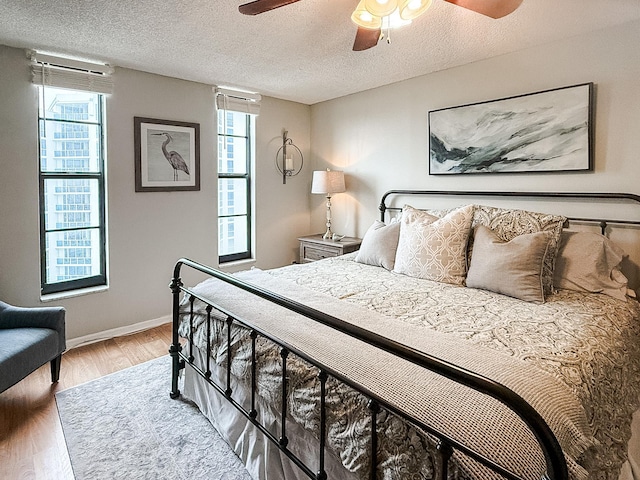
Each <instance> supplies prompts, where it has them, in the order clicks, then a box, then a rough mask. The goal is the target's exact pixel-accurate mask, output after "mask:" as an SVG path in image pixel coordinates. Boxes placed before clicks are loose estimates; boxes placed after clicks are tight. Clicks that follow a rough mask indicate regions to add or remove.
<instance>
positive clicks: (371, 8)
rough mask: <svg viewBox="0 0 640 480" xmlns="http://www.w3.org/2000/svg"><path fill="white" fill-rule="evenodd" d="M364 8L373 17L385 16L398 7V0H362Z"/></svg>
mask: <svg viewBox="0 0 640 480" xmlns="http://www.w3.org/2000/svg"><path fill="white" fill-rule="evenodd" d="M364 8H366V9H367V11H368V12H369V13H370V14H371V15H373V16H374V17H386V16H387V15H391V13H393V11H394V10H396V9H397V8H398V0H364Z"/></svg>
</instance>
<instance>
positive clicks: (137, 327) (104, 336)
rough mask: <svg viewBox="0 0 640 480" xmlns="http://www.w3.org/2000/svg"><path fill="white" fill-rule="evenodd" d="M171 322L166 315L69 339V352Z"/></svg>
mask: <svg viewBox="0 0 640 480" xmlns="http://www.w3.org/2000/svg"><path fill="white" fill-rule="evenodd" d="M169 322H171V315H165V316H164V317H160V318H154V319H153V320H146V321H144V322H140V323H134V324H133V325H127V326H126V327H118V328H112V329H111V330H104V331H102V332H97V333H92V334H91V335H85V336H83V337H78V338H72V339H70V340H69V339H67V350H69V349H71V348H75V347H79V346H81V345H88V344H90V343H95V342H100V341H102V340H108V339H110V338H114V337H122V336H124V335H131V334H132V333H137V332H141V331H143V330H148V329H150V328H154V327H158V326H160V325H164V324H165V323H169Z"/></svg>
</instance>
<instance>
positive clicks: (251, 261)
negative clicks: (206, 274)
mask: <svg viewBox="0 0 640 480" xmlns="http://www.w3.org/2000/svg"><path fill="white" fill-rule="evenodd" d="M255 263H256V259H255V258H246V259H243V260H235V261H233V262H226V263H221V264H220V266H219V268H220V270H222V271H223V272H239V271H241V270H247V269H248V268H249V267H252V266H254V265H255Z"/></svg>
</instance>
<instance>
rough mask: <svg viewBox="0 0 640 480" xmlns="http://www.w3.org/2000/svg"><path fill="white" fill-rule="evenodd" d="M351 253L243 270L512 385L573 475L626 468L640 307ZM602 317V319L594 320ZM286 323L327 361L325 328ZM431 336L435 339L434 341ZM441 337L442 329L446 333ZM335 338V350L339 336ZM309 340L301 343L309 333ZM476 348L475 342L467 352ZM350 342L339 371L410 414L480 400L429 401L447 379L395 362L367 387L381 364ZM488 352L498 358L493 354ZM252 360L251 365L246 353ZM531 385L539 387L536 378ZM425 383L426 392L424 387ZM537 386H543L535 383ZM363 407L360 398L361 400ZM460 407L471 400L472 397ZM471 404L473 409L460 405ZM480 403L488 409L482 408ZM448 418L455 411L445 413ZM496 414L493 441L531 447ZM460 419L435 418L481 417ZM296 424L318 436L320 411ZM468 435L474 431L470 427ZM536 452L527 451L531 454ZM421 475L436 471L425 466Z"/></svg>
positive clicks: (454, 393) (350, 459) (451, 394)
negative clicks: (526, 297)
mask: <svg viewBox="0 0 640 480" xmlns="http://www.w3.org/2000/svg"><path fill="white" fill-rule="evenodd" d="M352 258H353V256H352V255H351V256H345V257H338V258H336V259H329V260H325V261H322V262H315V263H313V264H306V265H295V266H290V267H285V268H282V269H276V270H272V271H269V272H268V273H267V274H261V273H255V272H254V273H244V274H242V276H243V277H244V278H245V279H246V280H247V281H250V282H252V283H253V282H257V283H260V284H263V285H264V286H265V287H267V288H270V289H274V290H278V289H280V290H281V293H283V294H285V295H289V296H293V297H294V298H296V297H300V296H302V297H307V300H309V301H311V302H312V303H313V302H316V303H319V304H320V305H316V308H320V307H322V308H323V309H324V310H326V308H329V309H330V310H331V309H334V310H335V311H334V312H331V313H333V314H334V315H336V316H344V315H345V314H346V315H347V316H348V317H349V320H350V321H353V322H355V323H360V324H361V325H362V326H366V327H368V328H371V329H372V330H374V331H376V330H377V331H379V332H380V333H384V334H385V335H391V336H393V337H394V338H396V339H397V340H398V341H401V342H402V343H405V344H409V345H412V346H415V347H416V348H419V349H423V350H425V351H429V352H431V353H434V354H436V355H437V356H441V357H443V358H449V359H450V360H455V361H456V362H458V363H460V364H462V365H463V366H467V367H469V368H471V369H474V370H477V371H479V373H483V374H485V375H487V376H490V377H492V378H494V379H496V380H497V381H501V382H502V383H505V384H508V385H509V386H510V387H511V388H513V389H514V390H516V391H517V392H518V393H520V394H521V395H522V396H524V397H525V398H526V399H527V400H528V401H529V402H530V403H532V404H533V405H534V406H535V407H536V409H538V410H539V411H540V412H541V413H542V414H543V415H545V417H546V419H547V421H548V422H549V423H550V424H551V425H552V427H554V430H555V432H556V434H557V435H558V437H559V439H560V441H561V443H562V444H563V447H564V448H565V451H566V452H567V453H568V454H569V457H570V458H569V465H570V468H571V472H572V476H573V478H586V472H587V471H589V472H591V473H592V477H590V478H612V479H614V478H617V472H618V471H619V468H620V464H621V463H622V462H623V461H624V459H625V451H626V448H625V445H626V440H627V439H628V436H629V423H630V416H631V412H632V411H634V410H635V409H636V408H637V399H638V389H637V387H636V386H635V385H633V384H632V382H624V381H619V380H620V378H634V377H635V376H637V373H638V371H639V366H638V359H639V358H640V356H639V355H638V350H637V349H638V345H639V344H640V342H639V341H638V340H639V339H638V328H637V325H636V324H635V323H634V318H635V322H636V323H637V321H638V319H639V318H640V315H639V314H638V312H639V309H638V305H637V304H633V303H631V302H628V304H624V303H623V302H620V301H616V300H613V299H608V297H604V296H602V295H590V296H588V297H587V296H584V295H581V294H580V295H578V294H575V295H574V294H570V293H566V292H563V293H561V294H559V295H557V296H554V297H553V298H552V299H551V301H550V302H548V303H546V304H544V305H533V304H526V303H523V302H521V301H518V300H513V299H510V298H508V297H504V296H501V295H497V294H492V293H490V292H483V291H478V290H473V289H468V288H464V287H454V286H451V285H445V284H439V283H434V282H428V281H425V280H417V279H412V278H410V277H406V276H403V275H396V274H393V273H390V272H387V271H385V270H383V269H380V268H376V267H370V266H366V265H361V264H357V263H355V262H353V261H352ZM265 277H271V278H265ZM275 278H279V279H284V280H286V281H287V282H295V283H297V284H298V285H302V286H304V287H306V288H311V289H312V290H314V291H316V292H321V293H322V294H329V295H331V296H333V297H337V298H340V299H346V300H348V302H349V303H348V304H349V305H354V306H357V308H356V307H354V308H352V307H349V308H346V307H344V304H343V303H342V304H340V303H333V302H332V301H328V300H327V297H324V296H323V295H317V294H311V293H310V292H308V291H307V290H305V289H300V288H293V287H292V286H287V284H286V283H285V284H284V285H282V284H281V283H280V282H273V281H272V279H275ZM199 288H201V291H205V290H206V288H205V287H202V286H200V287H199ZM305 292H306V293H305ZM209 293H210V294H211V295H215V296H217V297H220V288H219V287H215V289H214V291H213V292H209ZM223 296H224V295H223ZM248 306H249V310H248V311H247V315H249V314H251V315H255V314H256V313H258V314H260V313H261V312H262V313H264V312H265V311H266V310H265V307H263V306H262V305H259V304H252V302H248ZM361 307H364V308H367V309H369V310H373V311H375V312H377V313H379V314H384V316H382V315H377V314H370V315H366V314H365V315H362V314H361V313H357V314H356V313H355V312H356V311H358V312H360V311H361ZM596 311H600V312H602V313H595V312H596ZM349 312H354V313H353V314H350V313H349ZM258 316H259V315H258ZM263 316H264V317H267V320H268V319H269V317H271V316H270V315H263ZM389 317H391V318H392V319H391V320H390V318H389ZM248 318H251V317H248ZM277 318H278V319H277V320H275V321H273V320H274V318H271V320H272V321H273V325H271V327H273V328H275V329H276V330H277V329H278V327H281V330H280V332H279V333H278V332H277V333H278V335H279V336H281V337H282V336H285V337H286V336H287V335H289V336H290V337H291V338H295V339H296V341H298V340H302V342H303V343H302V344H304V345H306V347H305V348H310V349H311V350H314V348H315V349H316V351H310V352H309V353H312V354H313V355H314V356H317V355H321V354H322V352H323V350H325V349H326V348H327V346H326V344H324V343H323V342H321V341H319V338H320V336H319V334H318V332H317V331H316V330H313V331H312V330H311V329H310V327H308V328H307V327H306V326H304V324H303V323H301V324H300V325H299V327H300V328H296V329H291V328H289V326H287V324H286V323H283V322H282V321H281V320H282V318H281V317H277ZM298 321H300V320H299V319H298ZM365 324H366V325H365ZM203 330H204V329H200V330H199V331H198V335H197V336H196V337H197V338H198V340H196V343H200V344H202V331H203ZM428 332H431V334H425V333H428ZM436 332H444V333H446V335H442V334H441V333H436ZM221 334H222V332H221V331H217V332H216V335H221ZM326 335H327V338H328V339H330V341H331V342H333V343H335V339H332V337H331V336H330V335H331V334H330V333H326ZM301 336H302V337H303V338H300V337H301ZM304 337H306V338H304ZM462 339H464V340H466V342H465V341H462ZM234 340H235V341H236V344H237V345H239V344H240V343H238V342H241V340H240V339H239V338H236V339H234ZM469 344H471V345H474V347H473V348H471V347H468V346H467V347H465V346H464V345H469ZM343 347H344V349H343V352H344V354H343V356H344V358H342V359H340V362H339V364H340V365H341V367H340V368H346V369H347V370H348V371H346V372H345V373H346V374H348V375H349V376H351V377H355V378H356V379H357V380H358V381H359V382H360V383H364V384H365V385H367V386H368V387H375V388H378V387H380V386H386V387H387V388H386V390H387V391H389V390H390V389H389V388H388V386H389V385H390V384H392V385H393V384H394V382H395V387H394V391H397V394H396V395H395V396H394V395H391V397H393V401H394V402H395V403H397V404H402V406H403V408H407V409H409V410H410V409H412V408H414V409H415V408H418V410H417V411H415V410H412V413H419V414H420V415H430V413H425V412H423V410H422V409H421V408H420V407H418V405H419V401H420V400H421V399H422V400H424V399H425V398H426V399H427V400H428V401H429V402H430V403H431V404H437V403H438V402H440V403H443V404H449V405H448V406H449V407H450V406H451V405H450V404H451V402H453V403H455V404H457V405H458V406H460V405H461V402H460V401H458V399H461V398H470V397H469V396H470V395H471V397H473V394H470V393H469V392H466V391H464V390H466V389H464V387H447V388H449V389H453V390H447V391H446V393H445V394H444V395H441V394H440V395H435V396H431V397H430V396H429V395H428V392H429V391H431V389H430V387H431V385H432V384H433V383H434V382H439V380H438V379H435V378H433V377H430V376H429V375H427V376H425V377H420V375H422V374H421V373H419V372H417V371H416V370H415V369H414V368H413V367H407V365H404V366H400V365H397V366H396V368H395V370H394V369H392V370H391V373H389V374H388V377H383V376H381V374H380V371H375V372H374V375H373V377H374V378H375V379H376V380H377V383H376V382H374V384H373V385H371V384H367V383H366V382H368V381H370V380H367V378H370V377H371V375H369V376H367V375H362V372H363V371H365V370H366V366H367V365H371V364H372V360H371V357H368V356H367V355H369V354H368V353H366V352H364V351H360V350H357V349H356V351H358V352H359V355H357V356H354V355H353V353H352V352H353V351H354V350H353V346H352V345H350V344H349V341H347V343H346V344H345V345H343ZM487 348H489V349H491V350H492V351H493V352H494V354H491V353H490V352H489V351H487V350H486V349H487ZM236 353H237V352H236ZM378 355H379V354H378ZM214 356H215V360H216V363H218V364H221V363H223V362H224V361H225V358H226V350H225V348H224V347H216V349H215V351H214ZM242 356H243V355H240V357H242ZM244 356H245V360H246V354H245V355H244ZM235 357H238V355H237V354H236V355H235ZM482 357H484V360H483V361H482V362H480V361H479V359H480V358H482ZM379 360H382V363H383V364H386V363H389V362H392V360H390V359H387V358H385V357H379ZM506 365H509V368H505V366H506ZM363 367H365V368H363ZM234 372H235V373H236V374H237V375H238V376H240V377H242V376H244V375H245V374H246V367H242V366H240V365H239V364H238V363H237V362H236V360H234ZM359 375H360V376H359ZM628 375H633V376H634V377H630V376H628ZM533 379H535V381H532V380H533ZM309 381H310V382H311V383H310V384H309V385H307V386H308V387H309V388H308V390H309V391H310V392H307V393H310V394H309V395H308V396H307V397H306V400H304V401H300V404H301V405H302V406H303V407H308V406H310V405H311V404H313V403H314V402H315V401H316V400H317V398H316V397H317V394H316V395H315V397H314V394H313V391H314V389H315V388H316V386H317V385H315V383H314V381H313V380H309ZM267 383H273V382H267ZM303 383H304V381H303ZM419 385H422V387H418V386H419ZM532 385H535V387H536V388H535V389H534V388H531V386H532ZM271 386H273V385H271ZM461 388H462V390H460V389H461ZM391 393H393V392H391ZM263 394H264V395H265V396H266V398H269V395H272V394H269V393H268V392H267V389H264V391H263ZM552 398H553V399H555V400H554V401H553V402H551V401H550V399H552ZM559 399H561V400H559ZM272 400H273V401H274V402H276V403H277V402H278V401H279V399H278V398H277V396H276V397H275V398H272ZM621 400H622V401H621ZM355 401H356V403H357V400H355ZM462 404H464V405H472V404H474V402H469V403H468V404H467V403H465V402H462ZM299 406H300V405H299ZM557 407H560V411H562V413H563V417H564V418H558V417H557V412H558V410H557ZM464 408H468V407H464V406H463V409H464ZM482 408H483V409H484V410H486V408H485V407H482ZM609 410H612V411H613V415H612V416H609V415H605V416H604V417H606V418H602V417H603V416H602V414H603V413H604V412H607V411H609ZM445 411H449V412H451V410H448V409H445ZM497 412H498V413H497V414H496V415H494V416H493V417H489V418H488V419H487V421H486V423H487V432H486V437H487V438H491V437H492V436H494V437H495V436H496V434H497V433H501V434H503V436H504V433H505V432H508V433H509V434H512V435H507V437H512V438H511V441H515V442H516V443H518V442H522V441H523V440H522V439H523V437H526V434H523V433H522V431H521V429H520V428H519V427H514V423H513V419H512V418H508V416H507V415H504V414H503V413H502V411H501V410H500V409H498V410H497ZM554 412H555V413H554ZM447 415H449V417H447ZM451 415H453V417H452V416H451ZM457 415H458V416H457V417H456V414H455V413H453V414H452V413H448V414H444V416H442V417H437V418H434V417H429V418H428V421H429V422H431V423H433V424H438V425H441V426H444V428H445V429H446V428H449V426H450V425H451V424H457V425H458V426H462V427H463V430H464V429H465V428H467V427H465V422H474V421H475V420H473V415H474V414H473V412H462V413H459V414H457ZM294 417H295V418H296V420H297V421H299V422H300V423H302V424H304V423H305V422H306V423H309V424H310V426H311V427H312V429H313V427H314V425H315V423H314V422H315V419H314V418H313V416H312V417H310V418H311V419H309V418H305V417H304V416H303V415H296V414H295V413H294ZM627 417H628V419H627ZM476 418H477V417H476ZM392 424H393V422H392ZM356 426H358V423H357V422H356V421H354V423H353V425H352V427H353V428H355V427H356ZM468 428H469V429H471V425H470V424H469V425H468ZM400 431H401V433H402V435H401V436H403V437H406V436H407V435H409V437H411V435H415V430H411V429H409V430H407V428H406V427H402V428H401V429H400ZM336 432H337V431H334V432H333V434H334V436H333V437H331V432H330V439H331V438H334V440H333V443H334V447H336V448H338V449H340V448H342V449H343V452H344V451H347V452H348V454H347V455H345V459H346V460H347V462H346V463H347V467H349V468H350V469H352V470H353V469H355V470H356V471H357V470H358V469H362V464H363V463H364V464H365V465H366V458H361V457H362V455H361V454H359V453H357V452H356V451H355V450H354V451H350V450H349V449H345V447H344V445H343V444H341V445H336V440H335V438H336V435H338V437H337V438H339V433H340V432H337V433H336ZM591 433H593V436H592V435H591ZM483 435H484V434H483ZM423 437H424V436H423ZM483 438H484V437H483ZM464 440H465V441H469V442H471V443H472V444H473V443H474V442H475V443H476V446H477V447H478V448H479V449H480V450H483V449H488V450H489V451H492V452H495V451H498V453H499V450H500V449H499V448H497V446H496V444H495V443H492V442H489V444H488V445H484V444H483V443H484V441H481V442H479V443H478V441H477V439H475V440H474V437H471V438H465V439H464ZM427 441H428V439H427ZM338 443H339V442H338ZM356 443H357V442H356ZM414 443H416V444H424V443H425V440H424V439H422V440H416V441H415V442H414ZM382 448H383V449H384V448H385V446H384V445H383V446H382ZM389 448H392V447H389ZM527 450H530V448H529V447H527ZM534 450H535V449H534ZM349 452H350V453H349ZM531 457H532V458H531V459H527V460H526V461H524V462H523V463H524V465H522V466H519V465H511V467H512V468H514V469H515V470H522V469H523V471H527V468H528V467H529V465H527V463H528V462H529V461H530V462H531V463H533V464H535V463H536V462H539V458H536V455H531ZM384 458H386V457H384ZM396 460H397V459H396ZM405 460H406V459H405ZM408 463H409V464H411V462H408ZM414 463H415V462H414ZM458 463H459V465H460V466H461V472H462V473H461V474H460V475H459V478H465V477H466V476H468V475H470V472H474V471H475V468H476V467H474V466H473V465H471V464H469V463H468V462H465V461H464V460H463V459H461V458H459V459H458ZM405 465H406V462H405ZM417 468H418V469H422V470H424V469H427V470H428V468H427V467H425V466H424V465H422V466H418V467H417ZM417 474H418V475H420V477H418V478H429V475H428V472H418V473H417ZM476 476H477V475H476ZM389 478H393V477H389ZM477 478H487V477H482V476H480V477H477Z"/></svg>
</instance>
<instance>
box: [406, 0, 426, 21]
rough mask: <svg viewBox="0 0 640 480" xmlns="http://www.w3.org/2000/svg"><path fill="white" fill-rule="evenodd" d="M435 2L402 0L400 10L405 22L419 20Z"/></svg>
mask: <svg viewBox="0 0 640 480" xmlns="http://www.w3.org/2000/svg"><path fill="white" fill-rule="evenodd" d="M432 2H433V0H401V1H400V5H399V6H398V10H399V11H400V17H401V18H402V19H404V20H413V19H414V18H418V17H419V16H420V15H422V14H423V13H424V12H426V11H427V9H428V8H429V7H430V6H431V3H432Z"/></svg>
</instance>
